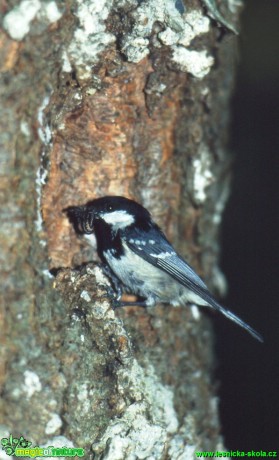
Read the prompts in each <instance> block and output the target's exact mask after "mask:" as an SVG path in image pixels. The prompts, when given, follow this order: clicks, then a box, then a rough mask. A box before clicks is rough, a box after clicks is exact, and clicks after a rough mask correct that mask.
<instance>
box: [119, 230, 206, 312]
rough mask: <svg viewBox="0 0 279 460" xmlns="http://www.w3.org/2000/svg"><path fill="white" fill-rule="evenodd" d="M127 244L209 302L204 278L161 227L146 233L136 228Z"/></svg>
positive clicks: (129, 236)
mask: <svg viewBox="0 0 279 460" xmlns="http://www.w3.org/2000/svg"><path fill="white" fill-rule="evenodd" d="M143 237H144V238H143ZM126 244H127V245H128V246H129V248H130V249H131V250H132V251H133V252H135V253H136V254H137V255H138V256H140V257H142V258H143V259H144V260H146V261H147V262H149V263H150V264H152V265H154V266H155V267H158V268H159V269H161V270H163V271H165V272H166V273H168V275H170V276H171V277H172V278H174V279H175V280H176V281H178V282H179V283H180V284H182V285H183V286H185V287H186V288H188V289H190V290H192V291H193V292H195V293H196V294H197V295H199V296H200V297H201V298H202V299H204V300H205V301H206V302H209V300H210V299H209V298H211V295H210V293H209V291H208V289H207V287H206V285H205V284H204V282H203V281H202V279H201V278H200V277H199V276H198V275H197V274H196V272H195V271H194V270H193V268H192V267H190V265H189V264H187V262H185V260H183V259H182V257H180V256H179V255H178V254H177V252H176V251H175V250H174V248H173V246H172V245H171V244H170V243H169V242H168V240H167V239H166V238H165V236H164V234H163V233H162V232H161V231H160V230H159V229H154V230H153V229H150V230H149V231H148V232H145V233H144V234H143V232H142V231H141V232H140V231H138V230H137V229H134V230H132V231H130V232H129V234H128V235H127V236H126ZM209 303H210V302H209Z"/></svg>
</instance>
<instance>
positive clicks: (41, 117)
mask: <svg viewBox="0 0 279 460" xmlns="http://www.w3.org/2000/svg"><path fill="white" fill-rule="evenodd" d="M49 99H50V96H49V95H47V96H45V97H44V99H43V101H42V104H41V105H40V107H39V109H38V116H37V117H38V136H39V138H40V139H41V141H42V143H43V144H44V145H46V146H48V145H50V144H51V141H52V133H51V129H50V126H49V124H48V123H47V121H46V119H45V114H44V110H45V108H46V107H47V106H48V104H49ZM45 153H46V152H45V150H43V151H42V153H41V166H39V168H38V169H37V174H36V193H37V218H36V221H35V228H36V230H37V232H41V231H42V230H43V218H42V214H41V201H42V188H43V186H44V185H45V184H46V180H47V176H48V170H47V169H46V168H44V167H43V165H42V164H43V159H44V156H45ZM40 243H41V245H42V246H45V245H46V242H45V241H44V240H41V241H40Z"/></svg>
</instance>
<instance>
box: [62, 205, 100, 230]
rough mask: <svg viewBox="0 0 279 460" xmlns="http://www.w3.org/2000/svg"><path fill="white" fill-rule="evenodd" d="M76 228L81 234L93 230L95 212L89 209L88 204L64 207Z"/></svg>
mask: <svg viewBox="0 0 279 460" xmlns="http://www.w3.org/2000/svg"><path fill="white" fill-rule="evenodd" d="M63 212H65V213H66V214H67V217H68V219H69V221H70V222H71V224H73V226H74V229H75V231H76V232H77V233H79V234H84V233H87V234H90V233H92V232H93V222H94V218H95V216H94V212H92V210H90V211H88V208H87V206H70V207H69V208H66V209H63Z"/></svg>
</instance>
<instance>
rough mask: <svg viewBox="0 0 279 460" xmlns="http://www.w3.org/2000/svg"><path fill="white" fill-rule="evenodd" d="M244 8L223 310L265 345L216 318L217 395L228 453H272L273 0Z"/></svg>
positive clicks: (278, 280) (278, 6)
mask: <svg viewBox="0 0 279 460" xmlns="http://www.w3.org/2000/svg"><path fill="white" fill-rule="evenodd" d="M244 4H245V9H244V10H243V14H242V25H241V34H240V37H239V65H238V72H237V80H236V88H235V93H234V97H233V100H232V107H233V113H232V129H231V149H232V152H233V154H234V157H235V164H234V180H233V188H232V195H231V198H230V201H229V203H228V206H227V209H226V212H225V218H224V225H223V234H222V238H223V256H222V257H223V258H222V268H223V271H224V272H225V274H226V277H227V280H228V284H229V287H230V288H229V293H228V296H227V298H226V299H225V302H224V303H225V305H227V306H229V307H230V308H231V309H232V310H233V311H234V312H236V313H238V314H239V315H240V316H241V318H243V319H244V320H246V321H247V322H248V323H249V324H251V325H252V326H253V327H254V328H255V329H256V330H258V331H259V332H260V333H262V334H263V336H264V339H265V343H264V344H263V345H262V344H260V343H258V342H256V341H255V340H253V339H252V338H251V336H249V335H248V334H245V333H244V332H243V331H241V330H240V329H239V328H236V327H232V325H231V324H225V322H224V321H223V320H221V318H218V319H217V318H216V323H218V324H216V337H217V338H216V348H217V361H218V362H217V378H218V381H219V382H220V387H219V389H218V394H219V396H220V412H221V423H222V427H223V435H224V439H225V445H226V447H227V448H228V449H233V450H236V449H238V450H261V449H262V450H275V449H277V450H278V451H279V340H278V337H279V301H278V298H279V263H278V262H279V237H278V235H279V225H278V215H279V213H278V211H279V205H278V202H279V1H278V0H245V1H244ZM278 456H279V452H278Z"/></svg>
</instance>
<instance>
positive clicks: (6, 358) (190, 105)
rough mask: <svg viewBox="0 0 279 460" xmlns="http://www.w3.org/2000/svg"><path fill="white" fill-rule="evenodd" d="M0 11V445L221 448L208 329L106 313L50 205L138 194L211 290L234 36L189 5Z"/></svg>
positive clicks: (168, 455) (91, 273)
mask: <svg viewBox="0 0 279 460" xmlns="http://www.w3.org/2000/svg"><path fill="white" fill-rule="evenodd" d="M205 3H206V5H207V6H208V4H210V2H205ZM212 3H214V2H212ZM226 6H229V7H230V8H231V10H232V11H230V10H229V8H227V9H226V8H224V11H223V14H226V15H231V17H232V18H233V17H235V16H236V11H234V10H233V8H234V5H233V2H230V3H229V5H226ZM1 15H2V17H3V21H2V29H1V31H0V54H1V55H0V66H1V85H0V88H1V93H2V104H1V122H2V134H1V136H2V138H1V182H0V189H1V199H2V206H1V221H2V222H1V254H0V257H1V264H0V267H1V268H0V269H1V279H2V286H3V296H1V317H0V318H1V363H0V364H1V367H0V382H1V386H2V391H1V394H2V399H1V417H2V420H1V423H2V426H1V430H0V437H3V436H6V435H7V433H12V434H13V435H14V436H16V435H21V434H22V435H24V437H25V438H27V439H28V440H30V441H32V443H33V445H47V446H48V445H54V446H56V445H57V446H59V445H60V446H61V445H62V446H63V445H68V446H71V445H72V446H73V445H74V446H79V447H83V448H85V449H86V458H94V459H98V458H102V459H106V460H108V459H112V460H117V459H119V460H122V459H136V458H139V459H151V458H152V459H186V458H194V452H195V450H215V449H217V448H218V447H219V448H221V445H222V444H221V438H220V434H219V422H218V408H217V397H216V394H215V390H214V384H213V380H212V376H211V371H212V339H211V328H210V321H209V320H208V319H207V318H206V317H205V315H203V313H199V312H198V311H197V310H196V309H190V308H176V309H170V308H166V307H165V308H163V307H161V306H157V307H155V308H153V309H149V310H148V311H145V310H142V309H140V308H127V309H123V310H121V311H120V310H119V311H116V312H114V311H113V310H112V309H111V305H110V301H109V298H107V297H106V295H107V293H109V285H108V280H107V279H106V278H105V276H104V275H103V274H102V272H101V270H100V268H99V266H98V265H94V264H90V265H85V266H83V268H81V269H76V270H73V268H74V267H77V266H78V265H80V264H82V263H84V262H89V261H92V260H93V259H94V258H95V256H96V254H92V252H91V250H89V249H88V247H87V246H86V244H85V243H84V242H83V241H82V240H81V239H78V238H77V236H76V235H75V233H74V231H73V229H72V228H71V226H70V224H69V222H68V221H67V219H66V217H65V215H64V214H63V212H62V210H63V209H64V208H65V207H67V206H69V205H77V204H84V203H86V201H88V200H90V199H92V198H95V197H98V196H102V195H105V194H119V195H125V196H128V197H132V198H135V199H136V200H138V201H139V202H141V203H142V204H143V205H145V206H146V207H147V208H148V209H149V210H150V211H151V212H152V214H153V216H154V218H155V220H156V221H157V222H158V223H159V224H160V225H161V226H162V228H163V229H164V230H165V231H166V233H167V235H168V237H169V239H170V240H171V241H173V242H174V244H175V245H176V247H177V248H179V250H180V252H181V253H182V254H184V255H185V256H187V258H188V260H189V261H190V262H191V263H192V265H193V266H195V268H196V269H197V270H198V272H199V273H200V274H201V275H202V276H203V277H204V278H205V280H206V281H207V283H208V285H209V286H210V287H211V288H212V289H215V290H216V291H218V290H219V291H220V290H222V289H223V288H224V281H223V280H222V276H221V274H220V272H219V270H218V252H219V247H218V228H219V224H220V220H221V215H222V210H223V207H224V204H225V201H226V197H227V194H228V188H229V157H228V153H227V151H226V149H225V145H226V136H227V127H228V100H229V96H230V92H231V87H232V81H233V57H234V44H235V37H234V36H233V35H232V34H230V33H227V32H226V31H224V30H223V29H222V28H221V27H220V26H218V24H217V23H215V22H214V21H213V20H210V19H209V17H208V16H207V15H206V10H205V9H204V5H203V4H202V3H201V2H199V1H198V0H191V1H188V2H187V4H186V5H184V4H183V3H182V2H179V1H178V2H174V1H172V0H161V1H153V0H146V1H144V2H136V1H133V0H123V1H118V2H113V1H111V0H103V1H94V0H83V1H81V0H72V1H71V0H69V1H65V2H59V3H58V2H57V4H56V3H55V2H54V1H50V2H43V1H39V0H22V1H21V3H20V2H18V1H13V2H6V3H4V4H2V6H1ZM215 17H216V16H215ZM63 267H64V268H63ZM49 269H60V270H58V275H57V277H56V279H54V278H52V277H51V276H50V274H49ZM1 458H2V457H1ZM3 458H4V457H3Z"/></svg>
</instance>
